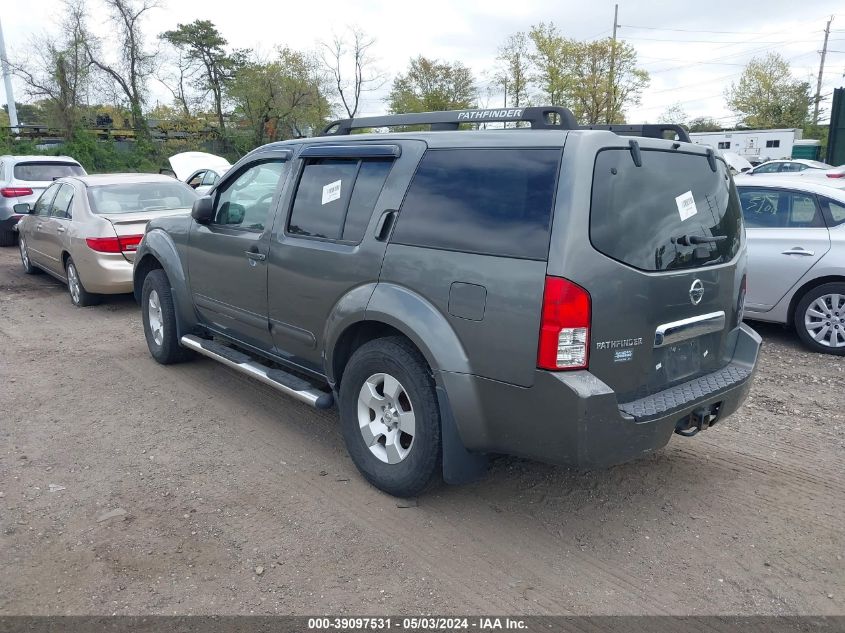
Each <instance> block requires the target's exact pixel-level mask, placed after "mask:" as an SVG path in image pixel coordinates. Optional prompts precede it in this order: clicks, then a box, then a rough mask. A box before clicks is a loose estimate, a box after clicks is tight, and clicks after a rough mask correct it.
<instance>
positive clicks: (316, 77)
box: [228, 48, 331, 149]
mask: <svg viewBox="0 0 845 633" xmlns="http://www.w3.org/2000/svg"><path fill="white" fill-rule="evenodd" d="M326 94H327V90H326V85H325V77H324V76H323V75H322V73H321V72H320V69H319V64H318V62H317V61H316V60H315V59H314V58H313V57H311V56H309V55H306V54H304V53H301V52H299V51H294V50H291V49H288V48H282V49H279V51H278V52H277V56H276V58H275V59H273V60H272V61H269V62H261V61H258V60H251V61H249V62H247V63H245V64H244V65H243V66H242V67H241V68H240V69H239V70H238V72H237V73H236V74H235V76H234V78H233V80H232V81H231V83H230V85H229V89H228V95H229V98H230V99H231V100H232V103H233V104H234V105H235V116H236V117H237V118H238V120H239V121H241V122H242V123H243V124H244V125H245V126H246V127H247V129H248V130H249V140H250V149H251V148H252V147H255V146H258V145H262V144H264V143H266V142H267V141H272V140H280V139H285V138H292V137H298V136H306V135H307V134H308V133H313V132H314V131H315V130H318V129H320V128H321V127H322V126H323V125H325V122H326V119H327V118H328V116H329V115H330V113H331V106H330V104H329V102H328V100H327V98H326Z"/></svg>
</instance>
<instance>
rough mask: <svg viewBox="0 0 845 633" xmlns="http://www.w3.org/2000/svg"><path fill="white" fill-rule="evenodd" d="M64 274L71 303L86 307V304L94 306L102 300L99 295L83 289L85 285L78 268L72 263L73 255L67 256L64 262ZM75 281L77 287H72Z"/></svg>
mask: <svg viewBox="0 0 845 633" xmlns="http://www.w3.org/2000/svg"><path fill="white" fill-rule="evenodd" d="M65 276H66V277H67V291H68V294H69V295H70V300H71V302H72V303H73V305H75V306H77V307H79V308H87V307H88V306H95V305H97V304H98V303H100V301H102V299H103V298H102V297H101V296H100V295H96V294H94V293H93V292H88V291H87V290H85V285H84V284H83V283H82V278H81V277H80V276H79V269H78V268H77V267H76V264H74V263H73V257H68V258H67V261H66V262H65ZM75 283H76V284H77V287H76V288H75V289H74V284H75Z"/></svg>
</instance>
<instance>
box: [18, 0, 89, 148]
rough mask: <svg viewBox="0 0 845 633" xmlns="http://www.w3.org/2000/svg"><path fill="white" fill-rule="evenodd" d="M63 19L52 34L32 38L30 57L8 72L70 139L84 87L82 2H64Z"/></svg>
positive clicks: (85, 76)
mask: <svg viewBox="0 0 845 633" xmlns="http://www.w3.org/2000/svg"><path fill="white" fill-rule="evenodd" d="M64 5H65V9H64V11H63V12H62V13H63V14H64V15H65V18H64V20H63V21H62V23H61V24H60V25H59V33H58V36H56V35H49V34H45V35H42V36H38V37H35V38H33V39H32V41H31V42H30V45H29V46H28V50H30V51H33V53H32V57H30V58H28V59H26V60H19V61H14V62H13V63H12V71H13V72H14V73H15V75H17V76H18V77H19V78H20V79H21V80H22V81H23V82H24V86H25V88H24V90H25V92H26V95H27V96H28V97H29V98H31V99H33V100H36V101H42V102H43V105H44V106H46V108H47V110H48V113H49V114H50V115H51V117H52V118H53V120H54V121H55V123H56V124H57V125H58V127H60V128H61V129H62V130H63V131H64V133H65V136H67V137H71V136H73V133H74V129H75V128H76V126H77V124H78V123H79V119H80V110H81V106H82V100H83V97H84V96H85V91H86V88H87V85H88V58H87V55H86V46H87V42H88V40H89V39H90V37H91V36H90V34H89V33H88V30H87V29H86V27H85V2H84V0H66V2H65V3H64Z"/></svg>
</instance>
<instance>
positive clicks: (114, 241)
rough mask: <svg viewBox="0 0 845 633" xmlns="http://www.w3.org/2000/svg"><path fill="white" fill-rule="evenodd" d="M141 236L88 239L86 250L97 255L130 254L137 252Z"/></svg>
mask: <svg viewBox="0 0 845 633" xmlns="http://www.w3.org/2000/svg"><path fill="white" fill-rule="evenodd" d="M143 237H144V236H143V235H122V236H120V237H89V238H87V239H86V240H85V243H86V244H88V248H90V249H91V250H92V251H97V252H98V253H131V252H134V251H137V250H138V244H140V243H141V239H142V238H143Z"/></svg>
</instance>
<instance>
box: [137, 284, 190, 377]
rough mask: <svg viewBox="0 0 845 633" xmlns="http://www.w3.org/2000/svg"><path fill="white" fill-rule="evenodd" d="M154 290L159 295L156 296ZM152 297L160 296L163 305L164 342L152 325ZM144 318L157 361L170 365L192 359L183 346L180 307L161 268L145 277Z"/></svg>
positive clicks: (161, 305) (142, 296)
mask: <svg viewBox="0 0 845 633" xmlns="http://www.w3.org/2000/svg"><path fill="white" fill-rule="evenodd" d="M154 292H155V295H153V293H154ZM151 296H154V297H155V298H156V299H157V302H158V305H159V306H160V308H161V330H162V331H161V342H157V341H156V336H155V335H154V334H153V329H152V326H151V324H150V297H151ZM141 320H142V321H143V323H144V337H145V338H146V339H147V347H148V348H149V350H150V356H152V357H153V358H154V359H155V360H156V361H157V362H159V363H161V364H162V365H170V364H172V363H179V362H182V361H183V360H185V359H187V358H188V356H189V354H188V350H186V349H185V348H184V347H182V346H181V345H179V338H178V335H177V331H176V308H175V306H174V305H173V295H172V293H171V292H170V280H169V279H168V278H167V274H166V273H165V272H164V271H163V270H161V269H158V270H153V271H150V273H149V274H147V276H146V277H144V285H143V286H142V289H141Z"/></svg>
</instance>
